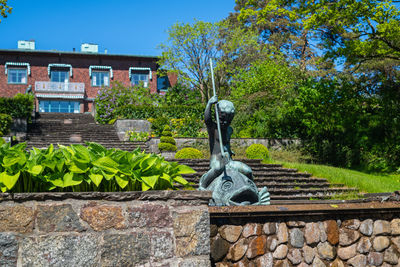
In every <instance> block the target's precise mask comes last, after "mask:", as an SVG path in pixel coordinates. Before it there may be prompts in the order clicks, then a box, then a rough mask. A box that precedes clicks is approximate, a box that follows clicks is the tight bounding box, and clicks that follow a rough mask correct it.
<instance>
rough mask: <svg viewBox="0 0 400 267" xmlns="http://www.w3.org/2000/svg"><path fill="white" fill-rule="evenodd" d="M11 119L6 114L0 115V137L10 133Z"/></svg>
mask: <svg viewBox="0 0 400 267" xmlns="http://www.w3.org/2000/svg"><path fill="white" fill-rule="evenodd" d="M11 124H12V118H11V116H10V115H8V114H2V113H0V136H2V135H6V134H8V133H9V132H10V128H11Z"/></svg>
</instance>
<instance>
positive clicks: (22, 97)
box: [0, 94, 34, 120]
mask: <svg viewBox="0 0 400 267" xmlns="http://www.w3.org/2000/svg"><path fill="white" fill-rule="evenodd" d="M33 102H34V96H33V95H31V94H17V95H16V96H14V97H11V98H10V97H0V113H4V114H8V115H10V116H11V117H12V118H22V119H28V120H29V119H30V118H31V114H32V111H33Z"/></svg>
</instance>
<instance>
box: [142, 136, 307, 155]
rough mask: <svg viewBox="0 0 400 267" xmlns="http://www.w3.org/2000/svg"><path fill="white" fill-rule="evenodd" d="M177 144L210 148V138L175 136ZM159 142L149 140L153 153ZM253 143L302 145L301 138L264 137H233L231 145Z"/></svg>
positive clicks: (242, 145)
mask: <svg viewBox="0 0 400 267" xmlns="http://www.w3.org/2000/svg"><path fill="white" fill-rule="evenodd" d="M175 141H176V146H177V148H178V150H179V149H182V148H184V147H198V146H203V147H205V148H206V149H208V147H209V145H208V138H184V137H175ZM158 143H160V138H151V139H150V140H149V141H147V145H148V146H149V149H150V151H151V152H153V153H159V150H158ZM252 144H263V145H265V146H266V147H268V148H273V149H282V148H283V147H287V146H291V145H301V141H300V140H299V139H262V138H232V140H231V147H232V150H233V151H235V149H236V148H238V147H248V146H250V145H252Z"/></svg>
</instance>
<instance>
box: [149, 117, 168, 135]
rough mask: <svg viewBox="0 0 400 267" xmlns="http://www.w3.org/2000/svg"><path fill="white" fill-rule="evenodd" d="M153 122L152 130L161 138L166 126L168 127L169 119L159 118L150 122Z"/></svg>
mask: <svg viewBox="0 0 400 267" xmlns="http://www.w3.org/2000/svg"><path fill="white" fill-rule="evenodd" d="M149 121H150V122H151V129H152V130H153V132H154V134H155V135H156V136H160V135H161V133H162V131H163V130H164V127H165V125H168V123H169V119H168V118H167V117H163V116H160V117H157V118H155V119H154V120H149Z"/></svg>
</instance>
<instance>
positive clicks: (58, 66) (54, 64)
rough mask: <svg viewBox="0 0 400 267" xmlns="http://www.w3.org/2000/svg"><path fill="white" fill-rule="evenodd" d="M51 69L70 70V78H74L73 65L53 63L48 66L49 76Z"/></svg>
mask: <svg viewBox="0 0 400 267" xmlns="http://www.w3.org/2000/svg"><path fill="white" fill-rule="evenodd" d="M51 68H68V69H69V77H72V65H71V64H61V63H51V64H49V65H48V66H47V74H48V75H49V77H50V75H51Z"/></svg>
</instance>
